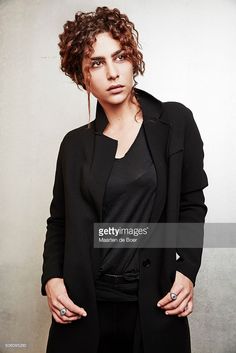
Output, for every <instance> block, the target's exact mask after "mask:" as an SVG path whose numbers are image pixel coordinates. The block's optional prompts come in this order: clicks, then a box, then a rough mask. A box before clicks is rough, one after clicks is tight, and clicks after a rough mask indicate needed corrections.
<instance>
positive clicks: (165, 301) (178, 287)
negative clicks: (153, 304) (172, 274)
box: [157, 284, 184, 307]
mask: <svg viewBox="0 0 236 353" xmlns="http://www.w3.org/2000/svg"><path fill="white" fill-rule="evenodd" d="M183 288H184V287H183V285H182V284H175V285H173V287H172V288H171V290H170V292H168V293H167V294H166V295H165V296H164V297H163V298H162V299H161V300H159V301H158V303H157V306H159V307H162V306H164V305H166V304H168V303H170V302H172V301H173V299H171V296H170V293H175V294H176V295H177V296H178V295H179V293H180V292H181V291H182V290H183ZM176 300H177V299H176Z"/></svg>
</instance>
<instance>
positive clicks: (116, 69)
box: [82, 32, 133, 104]
mask: <svg viewBox="0 0 236 353" xmlns="http://www.w3.org/2000/svg"><path fill="white" fill-rule="evenodd" d="M96 39H97V41H96V42H95V43H94V44H93V48H94V53H93V54H92V55H91V57H90V58H84V59H83V61H82V71H83V75H84V77H85V72H84V66H85V64H86V65H87V64H89V67H90V69H89V70H90V76H91V78H90V92H91V93H92V94H93V95H94V96H95V97H96V98H97V99H98V100H99V102H101V103H105V104H120V103H122V102H123V101H124V100H125V99H126V98H127V96H128V95H129V94H130V92H131V88H132V86H133V64H132V63H131V62H130V61H128V60H127V59H126V58H125V57H124V56H123V55H125V52H124V50H121V44H120V42H119V41H118V40H115V39H113V38H112V35H111V34H110V33H109V32H105V33H99V34H98V35H97V36H96ZM111 85H123V87H122V88H119V89H116V90H108V89H109V87H110V86H111Z"/></svg>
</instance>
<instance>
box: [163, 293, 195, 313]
mask: <svg viewBox="0 0 236 353" xmlns="http://www.w3.org/2000/svg"><path fill="white" fill-rule="evenodd" d="M190 299H191V298H190V296H188V297H187V298H186V299H184V300H183V301H182V302H181V304H180V305H179V306H178V307H176V308H175V309H171V310H167V311H165V314H166V315H178V314H181V313H183V311H184V310H185V307H186V306H188V302H189V300H190Z"/></svg>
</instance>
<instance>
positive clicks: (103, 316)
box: [97, 301, 144, 353]
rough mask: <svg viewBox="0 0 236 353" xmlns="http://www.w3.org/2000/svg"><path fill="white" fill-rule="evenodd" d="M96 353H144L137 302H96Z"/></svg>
mask: <svg viewBox="0 0 236 353" xmlns="http://www.w3.org/2000/svg"><path fill="white" fill-rule="evenodd" d="M97 305H98V316H99V331H100V337H99V347H98V351H97V353H121V352H122V353H144V351H143V342H142V332H141V328H140V318H139V312H138V302H132V303H131V302H102V301H98V302H97Z"/></svg>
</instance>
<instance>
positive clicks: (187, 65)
mask: <svg viewBox="0 0 236 353" xmlns="http://www.w3.org/2000/svg"><path fill="white" fill-rule="evenodd" d="M105 5H106V6H109V7H111V8H114V7H118V8H119V9H120V11H121V12H125V13H126V14H127V15H128V16H129V18H130V20H131V21H133V22H134V23H135V25H136V28H137V30H138V31H139V35H140V42H141V45H142V48H143V50H142V52H143V54H144V61H145V63H146V71H145V74H144V77H138V82H139V85H138V87H139V88H143V89H144V90H147V91H148V92H150V93H151V94H153V95H154V96H156V97H157V98H158V99H160V100H162V101H170V100H172V101H179V102H181V103H183V104H185V105H186V106H188V107H189V108H190V109H191V110H192V111H193V114H194V117H195V120H196V122H197V124H198V127H199V130H200V132H201V136H202V139H203V141H204V151H205V170H206V172H207V175H208V179H209V186H208V187H207V188H206V189H205V197H206V203H207V206H208V209H209V210H208V214H207V218H206V222H235V217H236V202H235V200H236V197H235V196H236V183H235V176H236V163H235V149H236V139H235V132H236V129H235V126H236V124H235V118H236V91H235V88H236V87H235V86H236V65H235V63H236V46H235V43H236V1H234V0H198V1H197V0H195V1H194V0H192V1H190V0H178V1H177V0H165V1H160V0H155V1H154V0H149V1H147V2H145V3H144V2H143V1H141V0H136V1H134V0H132V1H131V0H126V1H125V0H119V1H115V0H110V1H103V2H100V1H95V0H91V1H90V2H89V4H88V3H87V1H82V0H80V1H78V0H64V1H59V0H50V1H46V0H33V1H32V0H5V1H4V0H2V1H0V30H1V33H0V35H1V39H0V82H1V86H0V89H1V92H0V112H1V118H0V119H1V120H0V124H1V125H0V142H1V155H0V158H1V159H0V163H1V164H0V165H1V170H0V176H1V213H0V219H1V233H0V234H1V235H0V241H1V243H0V244H1V259H0V276H1V279H0V280H1V286H0V299H1V306H0V318H1V322H0V327H1V332H0V352H9V351H11V352H15V351H17V352H18V351H19V350H20V348H15V349H14V348H6V346H5V343H24V344H26V345H27V347H26V348H24V350H25V351H27V352H34V353H42V352H44V351H45V345H46V339H47V334H48V328H49V324H50V313H49V310H48V307H47V299H46V297H41V295H40V276H41V265H42V247H43V242H44V238H45V232H46V218H47V217H48V216H49V203H50V201H51V197H52V185H53V180H54V173H55V165H56V157H57V153H58V148H59V144H60V142H61V140H62V138H63V136H64V135H65V134H66V133H67V132H68V131H69V130H71V129H73V128H76V127H78V126H80V125H82V124H85V123H86V122H87V121H88V112H87V96H86V93H85V92H81V91H79V90H78V89H77V87H76V85H75V84H74V83H73V82H72V81H70V79H69V78H68V77H66V76H65V75H64V74H63V73H62V72H61V71H60V68H59V52H58V46H57V43H58V41H59V39H58V34H59V33H61V32H62V31H63V24H64V23H65V22H66V20H68V19H70V20H73V19H74V13H75V12H76V11H78V10H82V11H94V10H95V9H96V7H97V6H105ZM92 102H93V110H92V113H93V114H94V109H95V102H96V101H95V100H93V101H92ZM224 260H225V261H224ZM235 262H236V261H235V249H204V257H203V261H202V267H201V269H200V272H199V275H198V280H197V285H196V287H195V309H194V312H193V313H192V314H191V315H190V316H189V321H190V325H191V331H192V346H193V353H212V352H214V353H235V352H236V337H235V335H234V332H235V331H234V329H233V328H234V327H235V323H236V318H235V304H234V298H233V296H234V295H235V292H236V282H235V279H234V278H235V277H234V273H233V269H234V268H235ZM21 349H23V348H21Z"/></svg>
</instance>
